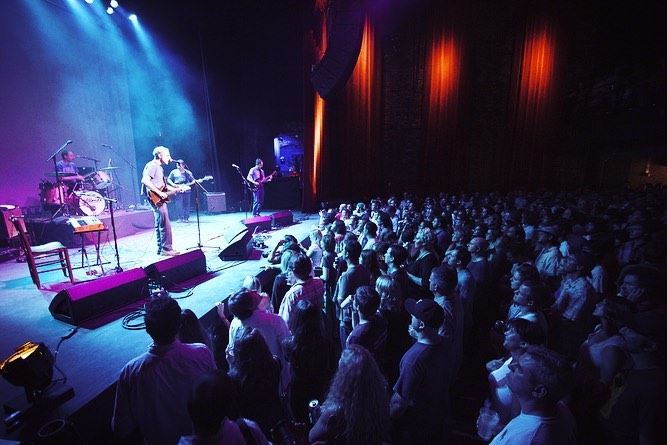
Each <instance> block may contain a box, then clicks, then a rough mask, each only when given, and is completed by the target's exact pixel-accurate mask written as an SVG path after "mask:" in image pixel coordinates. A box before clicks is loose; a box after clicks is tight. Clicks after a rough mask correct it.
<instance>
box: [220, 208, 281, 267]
mask: <svg viewBox="0 0 667 445" xmlns="http://www.w3.org/2000/svg"><path fill="white" fill-rule="evenodd" d="M269 220H270V218H269ZM222 241H223V244H222V246H221V251H220V253H219V254H218V257H220V259H221V260H223V261H235V260H247V259H248V258H250V254H251V253H252V232H250V230H249V229H248V227H246V226H245V225H243V224H242V223H238V224H236V225H234V226H232V227H230V228H228V229H227V230H226V231H225V233H224V234H223V236H222Z"/></svg>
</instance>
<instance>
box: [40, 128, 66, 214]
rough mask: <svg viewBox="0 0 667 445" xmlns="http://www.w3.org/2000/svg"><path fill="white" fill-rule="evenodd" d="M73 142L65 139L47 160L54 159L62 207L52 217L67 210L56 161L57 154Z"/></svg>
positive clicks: (54, 169)
mask: <svg viewBox="0 0 667 445" xmlns="http://www.w3.org/2000/svg"><path fill="white" fill-rule="evenodd" d="M71 143H72V140H71V139H68V140H67V141H65V143H64V144H63V145H61V146H60V148H59V149H58V150H56V152H55V153H53V154H52V155H51V156H49V158H48V159H47V160H46V162H49V161H53V171H54V172H55V174H56V187H57V188H58V197H59V198H60V207H59V208H58V210H57V211H56V213H54V214H53V216H52V217H51V219H54V218H55V217H56V215H57V214H58V213H60V212H62V211H63V210H65V207H66V205H65V197H64V196H63V188H62V187H60V186H61V185H62V181H61V180H60V173H59V172H58V164H57V162H56V155H57V154H58V153H60V152H61V151H62V150H63V149H64V148H65V147H67V146H68V145H69V144H71Z"/></svg>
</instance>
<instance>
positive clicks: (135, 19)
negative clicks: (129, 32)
mask: <svg viewBox="0 0 667 445" xmlns="http://www.w3.org/2000/svg"><path fill="white" fill-rule="evenodd" d="M128 19H130V21H131V22H134V23H137V22H138V21H139V18H138V17H137V15H136V14H130V15H129V16H128Z"/></svg>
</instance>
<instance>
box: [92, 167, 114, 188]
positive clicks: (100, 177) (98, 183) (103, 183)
mask: <svg viewBox="0 0 667 445" xmlns="http://www.w3.org/2000/svg"><path fill="white" fill-rule="evenodd" d="M90 181H91V182H92V183H93V187H95V189H96V190H104V189H105V188H107V187H109V186H110V185H111V177H110V176H109V174H108V173H107V172H104V171H102V170H99V171H96V172H95V173H94V174H92V175H91V176H90Z"/></svg>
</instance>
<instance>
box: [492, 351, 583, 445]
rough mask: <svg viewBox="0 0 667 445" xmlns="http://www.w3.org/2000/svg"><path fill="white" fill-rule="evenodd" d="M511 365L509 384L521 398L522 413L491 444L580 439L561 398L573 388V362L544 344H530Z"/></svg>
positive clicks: (559, 441) (518, 397) (565, 442)
mask: <svg viewBox="0 0 667 445" xmlns="http://www.w3.org/2000/svg"><path fill="white" fill-rule="evenodd" d="M509 368H510V373H509V375H508V376H507V385H508V387H509V388H510V390H511V391H512V394H513V396H514V397H516V399H517V400H518V401H519V405H520V407H521V413H520V414H519V415H518V416H516V417H514V418H513V419H512V420H510V422H509V423H508V424H507V425H506V426H505V427H504V428H503V429H502V430H501V431H500V432H499V433H498V434H497V435H496V436H495V437H494V438H493V440H492V441H491V445H504V444H507V445H510V444H511V445H514V444H532V443H548V444H574V443H576V426H575V422H574V419H573V418H572V414H571V413H570V412H569V409H568V408H567V406H566V405H565V404H564V403H562V402H560V401H561V399H563V398H564V397H565V396H566V395H567V394H568V392H569V390H570V385H571V381H572V378H571V375H572V371H571V365H570V363H569V362H568V361H567V360H566V359H564V358H563V357H562V356H560V355H559V354H557V353H555V352H553V351H551V350H549V349H546V348H544V347H542V346H528V347H527V348H526V351H525V352H524V353H523V354H522V355H521V356H520V357H519V359H518V360H517V361H516V362H514V361H513V362H512V363H511V364H510V365H509Z"/></svg>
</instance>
